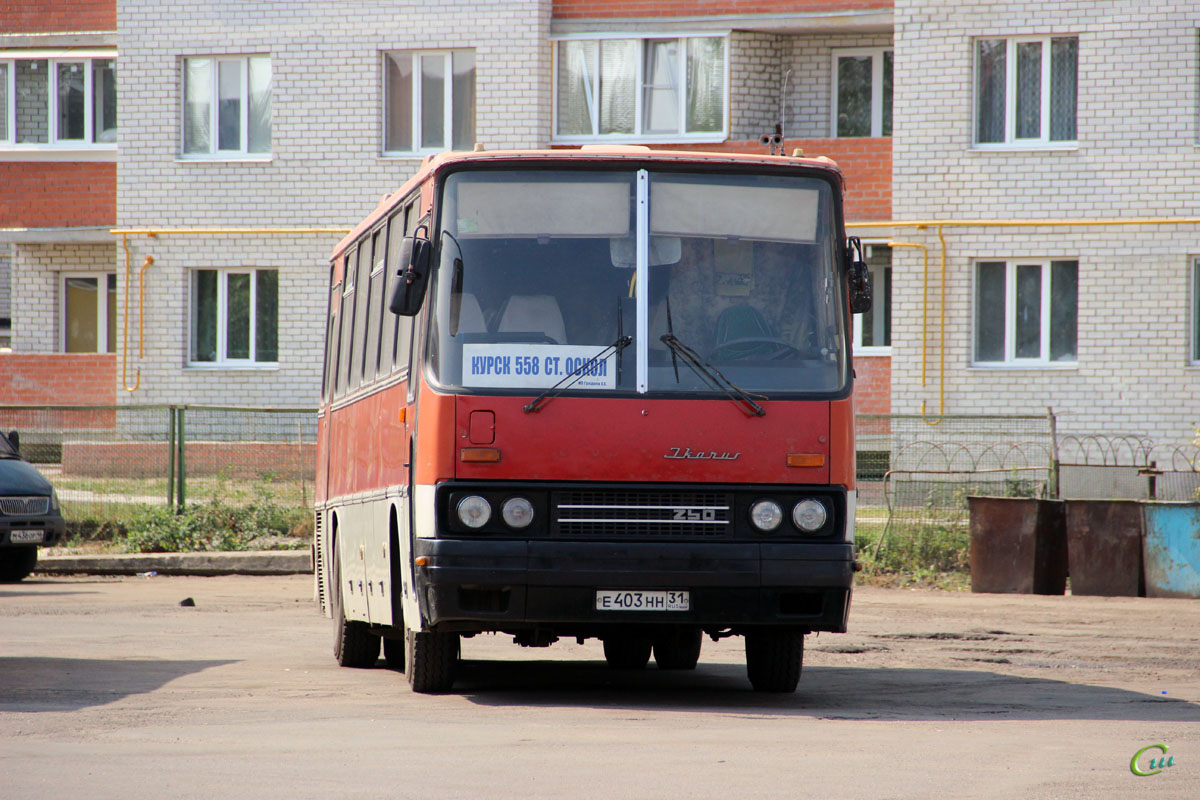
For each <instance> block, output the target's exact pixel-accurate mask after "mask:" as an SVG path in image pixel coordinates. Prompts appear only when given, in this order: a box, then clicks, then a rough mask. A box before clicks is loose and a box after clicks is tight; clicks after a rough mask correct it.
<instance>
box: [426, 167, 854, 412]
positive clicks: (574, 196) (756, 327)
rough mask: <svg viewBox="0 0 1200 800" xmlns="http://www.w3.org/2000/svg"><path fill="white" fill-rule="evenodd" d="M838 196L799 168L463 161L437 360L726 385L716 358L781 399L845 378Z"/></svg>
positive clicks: (442, 369) (449, 208)
mask: <svg viewBox="0 0 1200 800" xmlns="http://www.w3.org/2000/svg"><path fill="white" fill-rule="evenodd" d="M831 195H832V188H831V186H830V184H829V183H828V182H826V181H824V180H821V179H818V178H810V177H800V176H780V175H763V174H746V173H725V174H722V173H703V174H701V173H684V172H658V171H640V172H638V171H623V172H619V171H613V170H608V171H599V170H565V169H563V170H488V171H460V172H455V173H452V174H451V175H450V176H448V177H447V179H446V180H445V181H444V184H443V187H442V194H441V206H440V213H439V215H438V218H439V225H440V227H439V229H438V231H437V232H436V234H435V235H434V237H433V238H434V244H435V247H436V248H437V253H438V255H437V263H438V268H437V272H436V275H435V287H436V288H435V298H436V299H435V305H434V310H433V316H434V319H433V325H432V330H433V336H432V338H431V341H430V350H429V357H430V364H431V368H432V369H433V371H434V374H435V376H436V379H437V381H438V382H439V383H440V384H442V385H444V386H447V387H449V388H454V389H462V390H468V391H478V392H485V393H506V394H512V393H531V392H533V393H537V392H541V391H543V390H545V389H549V388H551V387H554V386H556V385H560V388H562V389H563V390H564V391H566V392H569V393H572V394H580V393H583V394H613V393H619V394H629V393H642V394H646V393H650V394H663V393H676V394H686V395H699V396H710V395H718V394H721V393H722V392H723V391H724V390H722V389H721V388H720V386H719V385H718V384H717V383H716V382H715V380H714V373H715V374H716V375H717V376H721V377H723V378H724V379H725V380H726V381H727V382H729V383H731V384H733V385H735V386H736V387H737V388H739V389H741V390H743V391H744V392H749V393H754V394H757V395H760V396H762V397H767V398H770V397H774V396H777V395H780V394H805V395H812V394H821V395H826V394H831V393H837V392H840V391H841V390H842V389H843V388H844V387H845V384H846V377H847V376H846V372H847V370H846V331H845V322H844V320H845V314H844V311H843V307H842V303H843V297H842V295H843V289H842V286H841V279H840V277H839V273H838V268H837V263H838V262H837V252H838V237H837V236H836V235H835V234H836V231H835V222H834V219H833V213H832V208H833V198H832V196H831ZM685 354H686V355H685ZM688 355H690V356H694V357H692V358H689V357H687V356H688Z"/></svg>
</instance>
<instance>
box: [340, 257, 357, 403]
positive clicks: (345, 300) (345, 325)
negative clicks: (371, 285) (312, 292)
mask: <svg viewBox="0 0 1200 800" xmlns="http://www.w3.org/2000/svg"><path fill="white" fill-rule="evenodd" d="M357 252H358V251H357V248H355V249H351V250H349V251H348V252H347V253H346V256H345V260H344V261H343V262H342V270H343V273H342V274H343V275H345V278H344V279H343V280H342V286H343V288H342V309H341V312H340V313H339V314H338V316H339V317H340V325H339V333H338V362H337V370H336V371H337V390H336V394H337V396H338V397H341V396H342V395H344V394H345V393H346V390H347V389H348V388H349V387H348V384H349V381H348V380H347V379H348V378H349V377H350V340H351V338H352V337H351V335H350V332H351V326H353V324H354V256H355V254H356V253H357Z"/></svg>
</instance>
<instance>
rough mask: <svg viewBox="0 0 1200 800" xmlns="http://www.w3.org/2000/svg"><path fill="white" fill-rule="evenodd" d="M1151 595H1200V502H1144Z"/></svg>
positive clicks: (1147, 575)
mask: <svg viewBox="0 0 1200 800" xmlns="http://www.w3.org/2000/svg"><path fill="white" fill-rule="evenodd" d="M1142 513H1143V514H1144V515H1145V532H1146V534H1145V535H1146V538H1145V542H1144V544H1143V547H1144V551H1143V563H1144V565H1145V570H1146V596H1147V597H1196V598H1200V503H1144V504H1143V505H1142Z"/></svg>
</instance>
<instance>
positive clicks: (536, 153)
mask: <svg viewBox="0 0 1200 800" xmlns="http://www.w3.org/2000/svg"><path fill="white" fill-rule="evenodd" d="M505 161H508V162H512V163H513V164H514V165H516V164H530V163H534V162H547V161H558V162H564V163H566V162H574V163H579V162H589V161H592V162H597V163H599V162H604V163H608V164H613V163H616V162H619V161H638V162H646V161H657V162H662V163H675V164H689V163H690V164H703V165H708V166H712V165H715V164H730V165H731V164H738V165H742V166H748V165H753V164H757V165H761V166H771V167H778V166H795V167H805V168H809V169H819V170H823V171H826V172H829V173H831V174H832V175H834V176H835V177H836V178H837V181H838V185H839V186H841V185H843V177H842V172H841V170H840V169H839V168H838V165H837V163H836V162H835V161H834V160H833V159H831V158H828V157H826V156H816V157H796V156H772V155H767V154H765V153H726V152H706V151H692V150H652V149H650V148H649V147H646V146H645V145H584V146H583V147H580V148H578V149H569V150H490V151H489V150H476V151H453V150H448V151H445V152H442V153H437V154H435V155H429V156H426V157H425V160H424V161H422V162H421V167H420V169H418V170H417V173H416V174H415V175H413V176H412V177H411V178H409V179H408V180H407V181H405V182H404V184H403V185H402V186H401V187H400V188H399V189H397V190H396V191H394V192H392V193H391V194H385V195H384V196H383V197H382V198H381V199H380V201H379V205H378V206H376V207H375V210H374V211H372V212H371V213H370V215H368V216H367V218H366V219H364V220H363V221H362V222H360V223H359V224H358V225H357V226H355V228H354V230H352V231H351V232H350V233H349V234H347V236H346V237H345V238H344V239H342V240H341V241H340V242H338V243H337V246H336V247H334V249H333V253H332V255H331V256H330V258H331V259H336V258H338V257H339V256H341V255H342V253H343V252H344V251H345V250H346V248H347V247H349V246H350V245H351V244H352V243H353V242H355V241H357V240H358V238H359V237H360V236H362V234H363V233H365V232H366V231H368V230H371V229H372V228H374V227H375V226H376V225H378V224H379V221H380V220H381V219H383V218H384V217H386V216H387V215H388V214H389V213H390V212H391V211H392V209H393V208H394V207H395V205H396V204H397V203H399V202H400V201H401V200H403V199H404V198H405V197H407V196H408V194H409V192H411V191H412V190H413V189H414V188H416V187H417V186H420V185H421V184H422V183H424V182H425V181H426V180H428V179H429V177H430V176H432V175H434V174H436V173H437V172H440V171H441V170H443V169H445V168H447V167H450V166H455V165H458V164H469V163H475V164H482V163H496V162H505Z"/></svg>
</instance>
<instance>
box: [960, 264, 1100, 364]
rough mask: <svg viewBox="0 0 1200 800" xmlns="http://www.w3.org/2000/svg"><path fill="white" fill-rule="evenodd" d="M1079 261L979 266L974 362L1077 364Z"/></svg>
mask: <svg viewBox="0 0 1200 800" xmlns="http://www.w3.org/2000/svg"><path fill="white" fill-rule="evenodd" d="M1078 321H1079V262H1078V261H1034V260H1025V259H1021V260H1014V261H981V262H979V263H977V264H976V265H975V361H976V362H977V363H1011V364H1021V365H1038V364H1054V363H1061V362H1074V361H1076V359H1077V355H1078V347H1077V345H1078V333H1077V330H1078Z"/></svg>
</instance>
